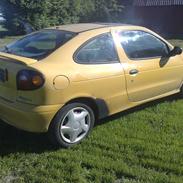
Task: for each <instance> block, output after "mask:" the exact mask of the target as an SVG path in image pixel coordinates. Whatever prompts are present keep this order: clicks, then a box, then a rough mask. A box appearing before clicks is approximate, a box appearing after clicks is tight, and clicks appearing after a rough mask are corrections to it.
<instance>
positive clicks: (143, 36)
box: [118, 31, 169, 60]
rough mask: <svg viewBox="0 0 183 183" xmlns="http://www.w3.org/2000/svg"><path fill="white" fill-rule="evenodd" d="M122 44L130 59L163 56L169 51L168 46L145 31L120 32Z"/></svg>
mask: <svg viewBox="0 0 183 183" xmlns="http://www.w3.org/2000/svg"><path fill="white" fill-rule="evenodd" d="M118 36H119V39H120V42H121V45H122V47H123V49H124V50H125V52H126V54H127V56H128V57H129V58H130V59H135V60H136V59H146V58H154V57H163V56H166V55H167V54H168V53H169V48H168V46H167V45H166V44H165V43H164V42H163V41H161V40H160V39H158V38H157V37H155V36H153V35H152V34H150V33H147V32H144V31H124V32H121V33H120V34H118Z"/></svg>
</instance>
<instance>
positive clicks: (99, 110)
mask: <svg viewBox="0 0 183 183" xmlns="http://www.w3.org/2000/svg"><path fill="white" fill-rule="evenodd" d="M77 102H78V103H83V104H86V105H88V106H89V107H91V109H92V110H93V111H94V114H95V118H96V119H102V118H105V117H107V116H108V115H109V109H108V106H107V104H106V102H105V100H103V99H94V98H91V97H78V98H74V99H71V100H69V101H68V102H67V103H66V104H65V105H67V104H70V103H77Z"/></svg>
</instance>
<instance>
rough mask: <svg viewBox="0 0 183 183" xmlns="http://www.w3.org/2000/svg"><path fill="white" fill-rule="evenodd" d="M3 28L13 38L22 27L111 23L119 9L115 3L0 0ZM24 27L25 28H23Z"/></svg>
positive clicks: (99, 0)
mask: <svg viewBox="0 0 183 183" xmlns="http://www.w3.org/2000/svg"><path fill="white" fill-rule="evenodd" d="M0 6H1V7H2V10H3V15H4V18H5V19H6V20H7V21H6V23H5V27H6V28H7V29H8V30H11V31H12V32H14V33H16V34H23V33H25V29H27V28H26V26H27V27H29V26H28V25H32V27H33V28H34V29H35V30H38V29H41V28H44V27H49V26H54V25H59V24H68V23H77V22H91V21H92V22H95V21H114V19H115V20H116V19H117V14H118V12H120V11H121V9H122V8H121V6H120V5H119V4H118V3H117V0H1V2H0ZM25 25H26V26H25Z"/></svg>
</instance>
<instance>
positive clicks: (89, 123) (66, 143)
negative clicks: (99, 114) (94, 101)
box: [48, 103, 95, 148]
mask: <svg viewBox="0 0 183 183" xmlns="http://www.w3.org/2000/svg"><path fill="white" fill-rule="evenodd" d="M94 122H95V116H94V112H93V110H92V109H91V108H90V107H89V106H88V105H85V104H82V103H72V104H68V105H66V106H64V107H63V108H62V109H61V110H60V111H59V112H58V113H57V114H56V116H55V117H54V119H53V121H52V122H51V125H50V128H49V131H48V133H49V137H50V140H51V141H52V142H53V143H54V145H56V146H58V147H65V148H68V147H71V146H73V145H75V144H78V143H80V142H81V141H82V140H83V139H84V138H86V137H87V136H88V134H89V133H90V131H91V129H92V128H93V125H94Z"/></svg>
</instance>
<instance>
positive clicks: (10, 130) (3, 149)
mask: <svg viewBox="0 0 183 183" xmlns="http://www.w3.org/2000/svg"><path fill="white" fill-rule="evenodd" d="M52 150H54V147H53V146H52V145H51V144H50V143H49V140H48V137H47V135H46V134H37V133H29V132H25V131H22V130H18V129H16V128H14V127H12V126H9V125H7V124H5V123H4V122H3V121H0V156H5V155H8V154H11V153H20V152H24V153H38V154H41V153H43V152H45V151H52Z"/></svg>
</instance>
